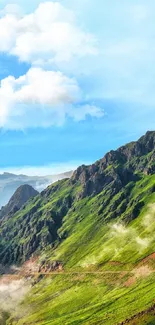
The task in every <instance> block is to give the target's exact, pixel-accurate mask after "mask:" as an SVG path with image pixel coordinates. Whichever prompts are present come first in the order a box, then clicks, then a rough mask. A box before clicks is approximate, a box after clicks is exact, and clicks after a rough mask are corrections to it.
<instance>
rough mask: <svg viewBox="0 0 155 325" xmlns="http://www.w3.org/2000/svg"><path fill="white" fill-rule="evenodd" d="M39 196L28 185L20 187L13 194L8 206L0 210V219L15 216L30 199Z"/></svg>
mask: <svg viewBox="0 0 155 325" xmlns="http://www.w3.org/2000/svg"><path fill="white" fill-rule="evenodd" d="M38 194H39V192H38V191H36V190H35V189H34V188H33V187H32V186H30V185H21V186H20V187H19V188H18V189H17V190H16V192H15V193H14V194H13V196H12V197H11V199H10V200H9V202H8V204H7V205H5V206H4V207H2V209H1V210H0V219H2V218H4V217H10V216H11V215H13V214H15V213H16V212H17V211H18V210H20V208H21V207H22V206H23V205H24V203H26V202H27V201H28V200H30V199H31V198H33V197H35V196H37V195H38Z"/></svg>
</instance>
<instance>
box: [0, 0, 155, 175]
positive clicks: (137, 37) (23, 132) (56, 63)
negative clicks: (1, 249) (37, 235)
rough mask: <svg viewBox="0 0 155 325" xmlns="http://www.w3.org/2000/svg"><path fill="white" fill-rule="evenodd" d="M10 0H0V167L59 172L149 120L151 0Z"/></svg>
mask: <svg viewBox="0 0 155 325" xmlns="http://www.w3.org/2000/svg"><path fill="white" fill-rule="evenodd" d="M14 1H15V2H14V3H13V2H12V1H5V0H2V1H1V4H0V80H1V86H0V150H1V160H0V171H4V170H7V171H15V172H19V171H24V172H25V173H34V172H35V174H37V173H38V174H40V173H41V174H47V173H48V174H49V173H54V172H61V171H63V170H68V169H70V168H75V167H77V166H78V165H79V164H82V163H86V164H88V163H91V162H93V161H95V160H97V159H99V158H101V157H102V156H103V155H104V154H105V153H106V152H107V151H109V150H110V149H116V148H117V147H118V146H120V145H123V144H125V143H127V142H128V141H132V140H136V139H137V138H138V137H139V136H141V135H142V134H144V133H145V132H146V131H147V130H152V129H154V124H155V91H154V89H155V65H154V57H155V39H154V35H155V22H154V15H153V13H154V10H155V3H154V1H151V0H150V1H147V2H146V1H143V0H141V1H138V0H137V1H136V3H135V1H134V0H126V1H123V0H118V1H115V0H110V1H108V2H107V1H104V0H97V1H95V2H94V1H93V0H78V1H75V0H62V1H57V2H56V1H39V0H34V1H24V0H14Z"/></svg>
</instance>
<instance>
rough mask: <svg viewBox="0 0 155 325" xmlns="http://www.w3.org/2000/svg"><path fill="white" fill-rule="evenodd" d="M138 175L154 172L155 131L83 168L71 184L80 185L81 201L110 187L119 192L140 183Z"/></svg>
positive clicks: (74, 176) (72, 179)
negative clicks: (123, 188) (125, 187)
mask: <svg viewBox="0 0 155 325" xmlns="http://www.w3.org/2000/svg"><path fill="white" fill-rule="evenodd" d="M138 173H144V174H147V175H152V174H154V173H155V132H154V131H148V132H147V133H146V135H144V136H143V137H141V138H140V139H139V140H138V141H137V142H131V143H129V144H127V145H125V146H122V147H120V148H119V149H118V150H116V151H114V150H112V151H110V152H109V153H107V154H106V155H105V156H104V157H103V158H102V159H101V160H99V161H97V162H96V163H95V164H93V165H90V166H85V165H83V166H80V167H79V168H78V169H77V170H76V171H75V172H74V174H73V176H72V178H71V183H72V184H75V183H76V182H78V181H79V182H80V184H81V185H82V191H81V193H80V197H79V198H84V197H86V196H90V195H91V196H94V195H96V194H98V193H100V192H101V191H102V190H103V188H105V187H107V186H108V188H109V186H110V187H111V186H112V188H114V189H115V191H114V192H118V191H119V190H120V189H121V188H122V187H123V186H125V185H126V184H128V183H129V182H132V181H136V180H138V177H139V175H138Z"/></svg>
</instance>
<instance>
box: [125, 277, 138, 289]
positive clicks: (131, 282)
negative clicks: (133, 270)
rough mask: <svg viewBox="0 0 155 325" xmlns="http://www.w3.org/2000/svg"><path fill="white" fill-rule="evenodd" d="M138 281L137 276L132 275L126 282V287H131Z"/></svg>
mask: <svg viewBox="0 0 155 325" xmlns="http://www.w3.org/2000/svg"><path fill="white" fill-rule="evenodd" d="M135 283H136V278H135V277H130V278H129V279H128V280H127V281H126V282H125V283H124V285H125V287H131V286H132V285H134V284H135Z"/></svg>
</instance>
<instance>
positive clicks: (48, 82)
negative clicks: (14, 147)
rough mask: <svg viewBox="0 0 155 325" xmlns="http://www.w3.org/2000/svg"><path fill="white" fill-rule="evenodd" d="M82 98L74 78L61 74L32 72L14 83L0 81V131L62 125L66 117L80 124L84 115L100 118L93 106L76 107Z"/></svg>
mask: <svg viewBox="0 0 155 325" xmlns="http://www.w3.org/2000/svg"><path fill="white" fill-rule="evenodd" d="M81 98H82V94H81V91H80V88H79V86H78V84H77V82H76V80H75V79H74V78H69V77H67V76H65V75H63V74H62V73H61V72H55V71H45V70H43V69H42V68H36V67H34V68H31V69H30V70H29V71H28V72H27V73H26V74H25V75H23V76H21V77H19V78H17V79H15V78H14V77H13V76H9V77H7V78H5V79H3V80H2V81H1V87H0V127H4V128H9V129H11V128H16V129H22V128H27V127H37V126H42V127H48V126H51V125H55V124H56V125H61V124H62V123H63V122H64V121H65V119H66V117H67V116H68V117H71V118H73V119H75V120H82V119H84V118H85V117H86V115H91V116H96V117H100V116H101V115H102V114H103V112H102V111H101V109H100V108H98V107H96V106H95V105H79V106H78V103H79V101H80V100H81Z"/></svg>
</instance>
